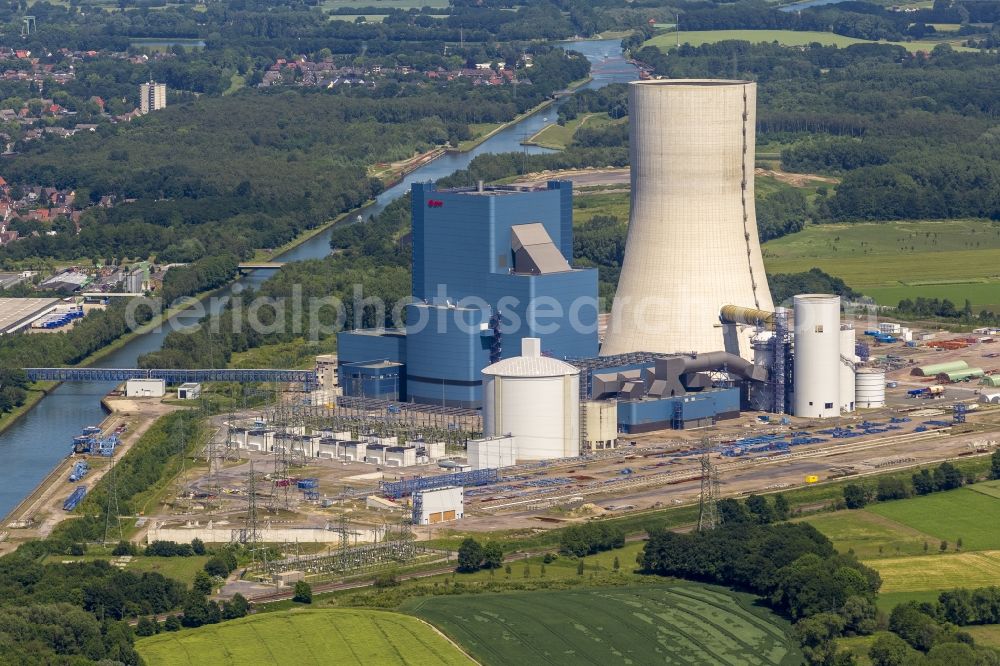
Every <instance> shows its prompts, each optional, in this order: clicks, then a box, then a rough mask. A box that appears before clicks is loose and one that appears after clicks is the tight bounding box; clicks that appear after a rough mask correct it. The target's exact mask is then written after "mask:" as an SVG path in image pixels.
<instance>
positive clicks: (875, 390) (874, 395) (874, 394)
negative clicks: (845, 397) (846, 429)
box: [855, 368, 885, 409]
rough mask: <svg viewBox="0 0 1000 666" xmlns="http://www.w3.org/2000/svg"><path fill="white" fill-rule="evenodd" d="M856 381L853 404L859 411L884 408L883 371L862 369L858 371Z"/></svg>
mask: <svg viewBox="0 0 1000 666" xmlns="http://www.w3.org/2000/svg"><path fill="white" fill-rule="evenodd" d="M856 381H857V391H856V394H857V398H856V399H855V402H856V403H857V406H858V408H859V409H872V408H875V407H885V370H879V369H878V368H862V369H861V370H858V374H857V376H856Z"/></svg>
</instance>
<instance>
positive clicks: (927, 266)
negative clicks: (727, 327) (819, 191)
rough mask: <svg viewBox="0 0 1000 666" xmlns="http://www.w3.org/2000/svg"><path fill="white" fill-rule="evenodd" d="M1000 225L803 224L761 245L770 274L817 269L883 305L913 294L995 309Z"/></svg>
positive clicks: (999, 289) (999, 299)
mask: <svg viewBox="0 0 1000 666" xmlns="http://www.w3.org/2000/svg"><path fill="white" fill-rule="evenodd" d="M998 250H1000V224H998V223H996V222H990V221H986V220H943V221H940V222H932V221H902V222H891V223H882V224H878V223H855V224H822V225H810V226H808V227H806V228H805V229H803V230H802V231H800V232H799V233H796V234H792V235H789V236H784V237H782V238H777V239H775V240H772V241H769V242H767V243H765V244H764V246H763V253H764V264H765V266H766V267H767V270H768V272H769V273H798V272H801V271H807V270H809V269H811V268H814V267H815V268H820V269H822V270H824V271H826V272H827V273H830V274H831V275H835V276H837V277H839V278H842V279H843V280H844V281H845V282H847V284H848V285H850V286H851V287H852V288H854V289H857V290H858V291H861V292H863V293H865V294H866V295H869V296H872V297H873V298H875V300H876V301H877V302H878V303H880V304H883V305H896V304H897V303H898V302H899V301H900V300H901V299H903V298H916V297H918V296H925V297H937V298H949V299H950V300H951V301H952V302H954V303H956V304H958V306H959V307H960V306H961V305H962V304H963V303H964V302H965V299H966V298H968V299H969V300H970V301H972V305H973V308H974V309H975V310H977V311H978V310H979V309H980V308H986V309H994V310H1000V266H998V264H997V261H996V257H997V252H998Z"/></svg>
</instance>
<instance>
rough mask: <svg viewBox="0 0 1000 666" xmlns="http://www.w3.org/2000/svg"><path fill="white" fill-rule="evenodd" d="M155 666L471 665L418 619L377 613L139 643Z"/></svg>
mask: <svg viewBox="0 0 1000 666" xmlns="http://www.w3.org/2000/svg"><path fill="white" fill-rule="evenodd" d="M136 649H137V650H138V651H139V654H141V655H142V657H143V659H145V660H146V663H147V664H149V665H150V666H187V665H189V664H190V665H192V666H195V665H201V664H212V666H219V665H222V664H265V663H266V664H271V665H277V666H280V665H283V664H287V665H288V666H307V665H309V664H338V665H341V664H359V665H362V666H371V665H372V664H379V665H381V664H408V665H419V666H437V665H439V664H444V665H446V664H469V663H471V662H470V661H469V659H468V658H467V657H466V656H465V655H463V654H462V653H461V651H460V650H458V649H457V648H456V647H455V646H454V645H452V644H451V643H450V642H448V640H446V639H445V638H444V637H442V636H441V635H440V634H438V633H437V632H435V631H434V629H433V628H432V627H429V626H427V625H426V624H424V623H423V622H421V621H419V620H417V619H416V618H413V617H409V616H407V615H401V614H399V613H387V612H384V611H373V610H346V609H343V610H341V609H335V610H313V609H302V610H298V609H297V610H291V611H279V612H275V613H266V614H264V615H257V616H253V617H246V618H243V619H240V620H233V621H231V622H225V623H222V624H215V625H209V626H205V627H200V628H198V629H192V630H190V631H180V632H176V633H164V634H159V635H158V636H152V637H150V638H144V639H141V640H138V641H136Z"/></svg>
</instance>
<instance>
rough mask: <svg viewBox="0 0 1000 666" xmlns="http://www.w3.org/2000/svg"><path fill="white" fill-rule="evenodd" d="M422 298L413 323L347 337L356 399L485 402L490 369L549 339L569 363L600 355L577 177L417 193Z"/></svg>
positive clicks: (349, 379) (424, 187)
mask: <svg viewBox="0 0 1000 666" xmlns="http://www.w3.org/2000/svg"><path fill="white" fill-rule="evenodd" d="M411 198H412V203H411V205H412V217H413V303H412V304H410V305H407V306H406V307H405V310H404V311H405V327H404V328H402V329H395V330H365V331H348V332H343V333H341V334H340V335H339V336H338V341H337V342H338V355H339V359H340V364H339V373H340V383H341V386H342V387H343V390H344V394H345V395H348V396H355V397H364V398H375V399H381V400H400V401H408V402H415V403H424V404H432V405H441V406H446V407H464V408H477V407H480V406H481V403H482V375H481V370H482V369H483V368H484V367H486V366H487V365H490V364H491V363H494V362H496V361H498V360H500V359H503V358H508V357H511V356H517V355H518V354H519V353H520V349H521V339H522V338H525V337H538V338H541V339H542V352H543V354H545V355H547V356H551V357H554V358H559V359H569V358H590V357H594V356H596V355H597V351H598V338H597V314H598V301H597V271H596V270H595V269H576V268H573V267H572V266H571V265H570V261H571V260H572V257H573V190H572V183H570V182H566V181H552V182H549V183H547V184H546V185H545V186H544V187H539V188H526V187H506V186H491V187H483V186H482V185H480V186H479V187H476V188H463V189H448V190H438V189H436V188H435V186H434V185H432V184H430V183H418V184H414V185H413V187H412V190H411Z"/></svg>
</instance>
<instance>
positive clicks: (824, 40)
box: [643, 30, 973, 52]
mask: <svg viewBox="0 0 1000 666" xmlns="http://www.w3.org/2000/svg"><path fill="white" fill-rule="evenodd" d="M730 39H736V40H742V41H747V42H751V43H754V44H758V43H760V42H778V43H779V44H782V45H784V46H807V45H809V44H812V43H814V42H818V43H820V44H823V45H825V46H837V47H840V48H844V47H845V46H851V45H852V44H875V43H881V44H892V45H895V46H902V47H903V48H905V49H906V50H908V51H910V52H917V51H923V52H930V51H932V50H933V49H934V47H935V46H937V45H938V44H951V47H952V48H953V49H955V50H957V51H972V50H973V49H969V48H966V47H964V46H959V42H960V41H961V40H950V41H946V40H942V41H930V40H925V41H914V42H884V41H883V42H875V41H872V40H867V39H856V38H854V37H845V36H843V35H837V34H834V33H832V32H810V31H799V30H692V31H685V30H681V34H680V42H681V44H691V45H692V46H701V45H702V44H714V43H716V42H722V41H726V40H730ZM952 42H954V43H952ZM676 44H677V34H676V33H674V32H665V33H661V34H659V35H656V36H655V37H653V38H652V39H649V40H647V41H646V42H644V43H643V46H656V47H659V48H661V49H664V50H665V49H670V48H672V47H674V46H675V45H676Z"/></svg>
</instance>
